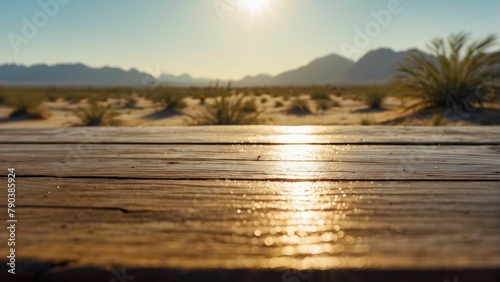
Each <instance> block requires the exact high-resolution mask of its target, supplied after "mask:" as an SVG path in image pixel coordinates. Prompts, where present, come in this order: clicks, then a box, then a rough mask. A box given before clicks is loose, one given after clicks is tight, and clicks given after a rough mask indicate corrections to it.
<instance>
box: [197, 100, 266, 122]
mask: <svg viewBox="0 0 500 282" xmlns="http://www.w3.org/2000/svg"><path fill="white" fill-rule="evenodd" d="M244 99H245V97H244V96H243V95H238V96H229V95H222V96H221V97H218V98H215V102H214V104H213V105H210V106H208V107H207V108H205V109H204V111H203V112H202V113H201V114H199V115H197V116H191V118H193V119H194V120H195V123H196V124H199V125H245V124H257V123H259V122H260V120H259V116H260V114H261V112H259V111H254V112H248V111H245V109H244V104H245V101H244Z"/></svg>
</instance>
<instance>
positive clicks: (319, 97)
mask: <svg viewBox="0 0 500 282" xmlns="http://www.w3.org/2000/svg"><path fill="white" fill-rule="evenodd" d="M310 96H311V99H313V100H330V95H329V94H327V93H324V92H315V93H313V94H311V95H310Z"/></svg>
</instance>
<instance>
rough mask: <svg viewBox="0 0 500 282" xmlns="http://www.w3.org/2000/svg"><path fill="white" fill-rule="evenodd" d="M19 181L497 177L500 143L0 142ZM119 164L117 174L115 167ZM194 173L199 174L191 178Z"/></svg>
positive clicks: (499, 164)
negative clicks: (82, 144)
mask: <svg viewBox="0 0 500 282" xmlns="http://www.w3.org/2000/svg"><path fill="white" fill-rule="evenodd" d="M0 154H1V155H2V156H3V158H4V160H2V161H4V162H6V164H7V165H9V166H14V167H16V168H17V169H18V174H19V175H20V176H58V177H102V178H104V177H120V178H142V179H148V178H150V179H151V178H152V179H239V180H245V179H246V180H342V179H344V180H457V179H460V180H500V146H490V145H488V146H472V147H466V146H395V145H389V146H382V145H355V146H354V145H280V146H276V145H275V146H271V145H140V146H139V145H130V144H129V145H111V144H93V145H90V146H85V147H82V148H79V147H78V146H71V145H66V146H61V145H48V144H45V145H16V146H11V145H5V144H4V145H0ZM117 167H119V168H120V169H116V168H117ZM194 172H195V173H194Z"/></svg>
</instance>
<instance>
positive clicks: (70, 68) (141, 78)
mask: <svg viewBox="0 0 500 282" xmlns="http://www.w3.org/2000/svg"><path fill="white" fill-rule="evenodd" d="M415 52H420V51H418V50H408V51H404V52H395V51H393V50H391V49H378V50H375V51H370V52H368V53H367V54H366V55H365V56H363V57H362V58H361V59H359V60H358V61H357V62H354V61H352V60H349V59H346V58H344V57H341V56H339V55H336V54H331V55H328V56H325V57H322V58H318V59H315V60H313V61H312V62H310V63H309V64H307V65H305V66H302V67H299V68H297V69H294V70H289V71H286V72H283V73H281V74H279V75H276V76H270V75H257V76H246V77H244V78H243V79H241V80H238V81H233V82H232V85H233V86H236V87H252V86H308V85H327V84H330V85H362V84H374V83H385V82H389V81H390V80H391V79H392V78H393V77H394V75H395V74H396V70H397V67H398V65H399V64H401V63H403V61H404V59H405V58H406V57H407V56H408V55H410V54H412V53H415ZM497 54H498V55H499V57H500V52H499V53H497ZM154 79H157V82H159V83H160V84H165V85H171V86H180V87H188V86H198V87H206V86H210V85H214V81H215V79H211V78H193V77H191V76H190V75H189V74H183V75H179V76H175V75H170V74H162V75H160V76H159V77H158V78H154V77H153V76H151V75H150V74H147V73H144V72H139V71H138V70H135V69H131V70H129V71H125V70H122V69H120V68H109V67H104V68H91V67H88V66H85V65H83V64H60V65H55V66H47V65H34V66H31V67H26V66H21V65H15V64H8V65H0V85H11V86H68V87H112V86H144V85H149V84H150V83H151V82H152V81H153V80H154ZM219 82H220V84H221V85H222V84H226V83H227V81H224V80H220V81H219Z"/></svg>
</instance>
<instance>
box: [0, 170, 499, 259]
mask: <svg viewBox="0 0 500 282" xmlns="http://www.w3.org/2000/svg"><path fill="white" fill-rule="evenodd" d="M56 184H57V185H56ZM19 185H20V187H22V188H20V189H19V192H18V197H19V205H20V206H21V207H22V209H20V212H21V216H22V217H21V219H22V220H20V222H19V230H22V233H20V236H19V245H20V246H22V248H20V249H19V256H20V257H23V258H26V259H33V260H41V261H58V262H71V263H72V264H75V265H89V264H97V265H126V266H129V267H166V268H199V269H210V268H252V269H267V268H275V267H294V268H299V269H302V268H311V267H312V268H320V269H352V268H355V269H357V268H359V269H362V268H367V269H406V268H412V269H433V268H438V269H447V268H481V267H499V266H500V237H499V236H498V234H499V233H500V189H499V183H498V182H482V183H475V182H467V183H462V182H436V183H423V182H380V183H377V182H373V183H372V182H315V183H311V182H264V181H257V182H254V181H157V180H95V179H66V180H64V182H63V183H54V182H53V179H52V178H40V179H34V178H33V179H21V180H20V181H19ZM2 196H3V195H2ZM5 219H6V218H5V215H4V214H3V213H2V214H1V216H0V220H2V221H3V220H5ZM41 250H43V251H41Z"/></svg>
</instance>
